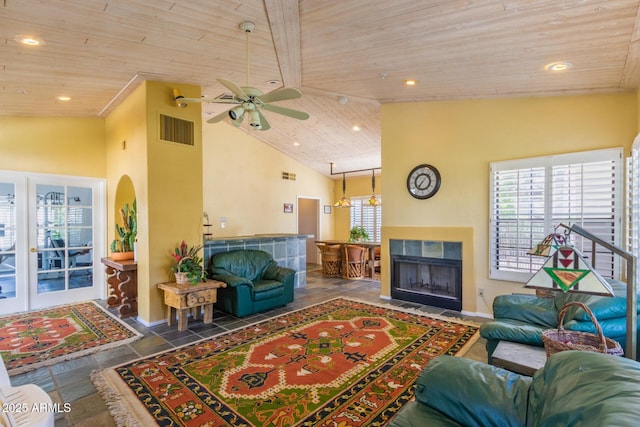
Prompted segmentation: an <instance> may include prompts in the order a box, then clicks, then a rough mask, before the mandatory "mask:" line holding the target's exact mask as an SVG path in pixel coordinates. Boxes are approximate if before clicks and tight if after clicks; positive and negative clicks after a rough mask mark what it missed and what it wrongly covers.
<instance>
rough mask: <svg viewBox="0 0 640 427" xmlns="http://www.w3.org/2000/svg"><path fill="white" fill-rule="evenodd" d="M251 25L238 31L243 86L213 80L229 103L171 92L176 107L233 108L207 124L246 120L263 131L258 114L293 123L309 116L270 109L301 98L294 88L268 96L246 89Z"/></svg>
mask: <svg viewBox="0 0 640 427" xmlns="http://www.w3.org/2000/svg"><path fill="white" fill-rule="evenodd" d="M254 26H255V25H254V24H253V22H250V21H245V22H242V23H241V24H240V28H241V29H242V30H243V31H244V32H245V34H246V37H247V85H246V86H243V87H240V86H238V85H236V84H235V83H233V82H231V81H229V80H225V79H216V80H218V81H219V82H220V83H221V84H222V85H224V86H225V87H226V88H227V89H229V90H230V91H231V93H232V94H233V95H232V98H231V99H222V98H185V97H183V96H182V95H181V94H180V91H179V90H176V89H174V91H173V94H174V99H175V101H176V103H177V104H178V106H179V107H180V106H182V107H184V106H186V104H187V103H189V102H209V103H217V104H233V105H235V107H232V108H230V109H229V110H227V111H225V112H223V113H220V114H218V115H217V116H214V117H212V118H210V119H209V120H207V123H217V122H219V121H221V120H222V119H224V118H225V117H227V116H228V117H230V118H231V123H233V124H234V125H235V126H240V125H241V124H242V121H243V119H244V117H245V116H248V117H249V125H250V126H251V127H252V128H253V129H259V130H267V129H270V128H271V126H270V125H269V122H268V121H267V119H266V118H265V117H264V115H263V114H262V111H261V110H266V111H271V112H273V113H277V114H282V115H284V116H288V117H293V118H294V119H299V120H306V119H308V118H309V114H307V113H305V112H303V111H298V110H292V109H290V108H285V107H280V106H277V105H271V103H272V102H278V101H286V100H289V99H297V98H300V97H302V92H300V91H299V90H298V89H295V88H288V87H281V88H278V89H276V90H273V91H271V92H269V93H266V94H263V93H262V92H261V91H259V90H258V89H255V88H253V87H250V86H249V34H250V33H251V31H253V28H254Z"/></svg>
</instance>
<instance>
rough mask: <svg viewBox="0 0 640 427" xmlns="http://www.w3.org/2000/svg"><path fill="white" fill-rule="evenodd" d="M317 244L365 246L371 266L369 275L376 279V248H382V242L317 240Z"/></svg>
mask: <svg viewBox="0 0 640 427" xmlns="http://www.w3.org/2000/svg"><path fill="white" fill-rule="evenodd" d="M315 242H316V244H324V245H341V246H344V245H357V246H363V247H365V248H367V255H368V256H367V263H368V264H369V275H370V277H371V278H373V277H374V275H375V266H374V261H375V250H376V248H380V242H370V241H363V242H351V241H349V240H316V241H315Z"/></svg>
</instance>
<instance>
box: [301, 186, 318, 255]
mask: <svg viewBox="0 0 640 427" xmlns="http://www.w3.org/2000/svg"><path fill="white" fill-rule="evenodd" d="M298 234H306V235H308V236H311V237H307V239H306V247H307V263H308V264H318V263H319V259H318V247H317V246H316V243H315V241H316V240H318V238H319V237H318V236H319V234H320V200H318V199H311V198H303V197H299V198H298Z"/></svg>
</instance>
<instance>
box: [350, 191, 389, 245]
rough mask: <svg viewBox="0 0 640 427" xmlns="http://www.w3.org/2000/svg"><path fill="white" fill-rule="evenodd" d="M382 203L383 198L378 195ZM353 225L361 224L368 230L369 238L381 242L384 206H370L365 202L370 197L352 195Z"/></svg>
mask: <svg viewBox="0 0 640 427" xmlns="http://www.w3.org/2000/svg"><path fill="white" fill-rule="evenodd" d="M376 198H377V199H378V200H379V201H380V203H382V198H381V197H380V196H377V195H376ZM350 200H351V227H355V226H356V225H361V226H363V227H364V229H365V230H366V231H367V234H368V235H369V240H370V241H372V242H379V241H380V239H381V236H380V229H381V226H382V206H380V205H378V206H368V205H367V204H366V203H365V202H366V201H367V200H369V197H352V198H351V199H350Z"/></svg>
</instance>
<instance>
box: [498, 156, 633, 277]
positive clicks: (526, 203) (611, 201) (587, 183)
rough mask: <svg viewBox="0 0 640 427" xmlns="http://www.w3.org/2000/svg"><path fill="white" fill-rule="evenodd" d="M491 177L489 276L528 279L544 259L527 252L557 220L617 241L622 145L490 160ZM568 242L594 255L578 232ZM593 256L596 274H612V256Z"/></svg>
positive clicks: (607, 254) (611, 241) (613, 268)
mask: <svg viewBox="0 0 640 427" xmlns="http://www.w3.org/2000/svg"><path fill="white" fill-rule="evenodd" d="M490 175H491V182H490V190H491V195H490V237H489V239H490V242H489V251H490V277H491V278H493V279H499V280H511V281H521V282H525V281H527V280H528V279H529V277H530V276H531V274H532V273H534V272H536V271H537V270H538V269H540V267H541V266H542V264H543V262H544V261H545V258H543V257H535V256H531V255H528V254H527V252H528V251H529V250H530V249H531V248H532V247H533V246H534V245H535V244H537V243H538V242H540V241H541V240H542V239H543V238H544V236H546V235H547V234H549V233H551V232H552V231H553V229H554V227H555V226H557V225H558V224H565V225H567V226H571V225H573V224H577V225H579V226H581V227H582V228H584V229H585V230H587V231H589V232H591V233H593V234H595V235H596V236H598V237H600V238H601V239H604V240H605V241H607V242H610V243H612V244H618V243H619V242H620V237H621V214H622V212H621V208H620V201H621V199H622V179H623V173H622V150H621V149H607V150H596V151H588V152H579V153H570V154H562V155H556V156H547V157H537V158H529V159H520V160H510V161H504V162H494V163H491V174H490ZM559 231H560V232H563V231H564V230H563V229H562V228H560V229H559ZM570 241H571V243H572V244H573V245H574V246H576V247H577V248H578V249H579V250H580V251H581V252H582V253H583V254H584V255H585V256H586V257H587V259H593V256H594V254H593V253H592V246H591V244H590V242H588V241H586V240H585V241H583V239H581V238H580V237H579V236H577V235H571V236H570ZM597 250H601V248H599V247H598V248H597ZM595 260H596V265H595V267H596V269H597V270H598V271H599V272H600V274H602V275H603V276H604V277H614V276H616V274H615V273H616V270H617V261H616V260H615V258H614V256H613V254H611V253H610V252H606V251H605V252H598V253H596V254H595Z"/></svg>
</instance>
